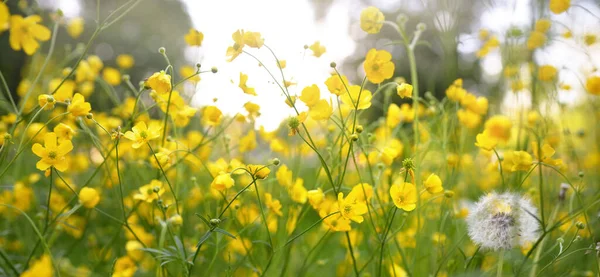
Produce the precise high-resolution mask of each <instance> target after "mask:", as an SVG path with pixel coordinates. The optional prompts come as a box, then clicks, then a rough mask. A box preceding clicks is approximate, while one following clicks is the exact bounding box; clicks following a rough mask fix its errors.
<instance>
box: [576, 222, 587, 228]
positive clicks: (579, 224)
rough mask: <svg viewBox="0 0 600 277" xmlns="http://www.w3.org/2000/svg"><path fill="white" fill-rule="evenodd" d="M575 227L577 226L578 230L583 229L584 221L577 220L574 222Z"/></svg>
mask: <svg viewBox="0 0 600 277" xmlns="http://www.w3.org/2000/svg"><path fill="white" fill-rule="evenodd" d="M575 227H577V229H579V230H583V229H585V223H583V222H581V221H577V223H575Z"/></svg>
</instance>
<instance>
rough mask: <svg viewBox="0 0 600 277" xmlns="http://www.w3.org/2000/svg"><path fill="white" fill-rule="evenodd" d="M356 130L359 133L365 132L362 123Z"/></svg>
mask: <svg viewBox="0 0 600 277" xmlns="http://www.w3.org/2000/svg"><path fill="white" fill-rule="evenodd" d="M356 132H357V133H359V134H360V133H362V132H363V126H362V125H358V126H356Z"/></svg>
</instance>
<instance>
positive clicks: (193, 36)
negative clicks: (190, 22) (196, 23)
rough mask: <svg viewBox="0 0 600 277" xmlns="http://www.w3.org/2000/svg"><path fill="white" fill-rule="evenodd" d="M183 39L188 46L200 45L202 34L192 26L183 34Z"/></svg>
mask: <svg viewBox="0 0 600 277" xmlns="http://www.w3.org/2000/svg"><path fill="white" fill-rule="evenodd" d="M184 39H185V42H186V43H187V45H189V46H201V45H202V40H203V39H204V34H203V33H202V32H199V31H198V30H196V29H194V28H190V31H189V32H188V33H187V34H186V35H185V37H184Z"/></svg>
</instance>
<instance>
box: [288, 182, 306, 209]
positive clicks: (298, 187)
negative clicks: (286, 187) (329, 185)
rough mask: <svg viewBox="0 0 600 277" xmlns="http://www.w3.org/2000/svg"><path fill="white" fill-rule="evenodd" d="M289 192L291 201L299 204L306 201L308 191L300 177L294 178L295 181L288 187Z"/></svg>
mask: <svg viewBox="0 0 600 277" xmlns="http://www.w3.org/2000/svg"><path fill="white" fill-rule="evenodd" d="M289 194H290V198H291V199H292V201H294V202H296V203H300V204H304V203H306V200H307V199H308V191H307V190H306V188H305V187H304V180H303V179H301V178H298V179H296V182H295V183H294V185H293V186H292V187H291V188H290V191H289Z"/></svg>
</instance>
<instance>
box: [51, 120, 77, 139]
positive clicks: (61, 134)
mask: <svg viewBox="0 0 600 277" xmlns="http://www.w3.org/2000/svg"><path fill="white" fill-rule="evenodd" d="M53 131H54V133H55V134H56V137H57V138H58V142H62V141H64V140H72V139H73V136H74V135H75V133H76V132H75V129H73V128H71V126H69V125H67V124H64V123H59V124H58V125H56V126H55V127H54V130H53Z"/></svg>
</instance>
